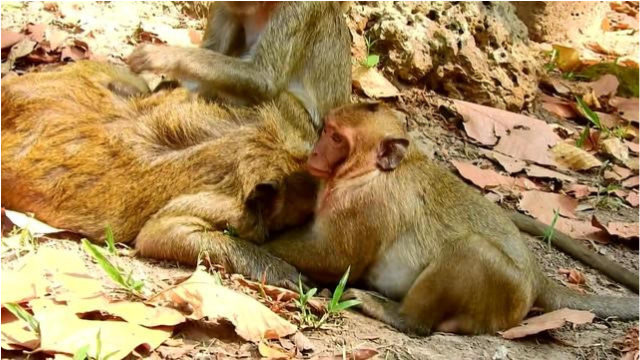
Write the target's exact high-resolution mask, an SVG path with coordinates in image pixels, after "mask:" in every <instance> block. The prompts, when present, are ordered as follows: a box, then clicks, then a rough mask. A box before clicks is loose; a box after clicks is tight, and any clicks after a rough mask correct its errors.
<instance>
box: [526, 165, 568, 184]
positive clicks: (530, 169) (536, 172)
mask: <svg viewBox="0 0 640 360" xmlns="http://www.w3.org/2000/svg"><path fill="white" fill-rule="evenodd" d="M525 171H526V173H527V175H529V176H531V177H536V178H548V179H556V180H559V181H566V182H569V183H574V182H576V181H577V180H576V178H574V177H572V176H569V175H565V174H562V173H559V172H557V171H553V170H550V169H547V168H543V167H542V166H538V165H533V164H532V165H529V166H527V167H526V168H525Z"/></svg>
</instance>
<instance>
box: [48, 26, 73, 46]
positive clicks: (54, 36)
mask: <svg viewBox="0 0 640 360" xmlns="http://www.w3.org/2000/svg"><path fill="white" fill-rule="evenodd" d="M68 37H69V33H67V32H66V31H62V30H57V29H47V31H46V38H47V40H48V41H49V46H50V48H51V50H56V49H57V48H59V47H60V46H61V45H62V44H63V43H64V41H65V40H67V38H68Z"/></svg>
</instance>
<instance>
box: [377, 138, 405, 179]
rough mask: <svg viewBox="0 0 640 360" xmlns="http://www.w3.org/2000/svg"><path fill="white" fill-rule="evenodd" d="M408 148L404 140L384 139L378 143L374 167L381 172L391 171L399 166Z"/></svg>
mask: <svg viewBox="0 0 640 360" xmlns="http://www.w3.org/2000/svg"><path fill="white" fill-rule="evenodd" d="M407 148H409V140H408V139H405V138H385V139H383V140H382V141H381V142H380V146H379V148H378V158H377V159H376V165H377V166H378V168H379V169H380V170H382V171H391V170H393V169H395V168H396V166H398V164H400V162H401V161H402V159H404V155H405V154H406V152H407Z"/></svg>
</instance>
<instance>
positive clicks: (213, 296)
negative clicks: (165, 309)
mask: <svg viewBox="0 0 640 360" xmlns="http://www.w3.org/2000/svg"><path fill="white" fill-rule="evenodd" d="M149 303H151V304H158V305H168V306H170V307H172V308H175V309H183V308H185V307H186V308H189V309H191V310H192V312H191V313H190V314H188V315H187V317H188V318H189V319H193V320H200V319H202V318H204V317H207V318H208V319H209V320H210V321H216V320H220V319H225V320H227V321H229V322H231V323H232V324H233V325H234V326H235V331H236V333H237V334H238V335H240V336H241V337H242V338H244V339H246V340H249V341H253V342H256V343H257V342H259V341H261V340H262V339H264V338H265V337H267V336H268V337H272V336H277V337H283V336H287V335H291V334H293V333H294V332H295V331H296V330H297V328H296V326H295V325H293V324H291V323H290V322H288V321H286V320H284V319H283V318H281V317H279V316H278V315H277V314H275V313H274V312H273V311H271V310H269V309H268V308H267V307H266V306H264V305H262V304H261V303H260V302H258V301H257V300H255V299H253V298H252V297H250V296H248V295H245V294H242V293H238V292H235V291H233V290H231V289H227V288H225V287H224V286H221V285H218V284H217V283H216V281H215V280H214V279H213V277H212V276H211V275H209V274H208V273H207V272H205V271H202V270H197V271H195V272H194V273H193V275H192V276H191V277H190V278H189V279H188V280H186V281H185V282H183V283H181V284H179V285H177V286H175V287H173V288H171V289H169V290H166V291H164V292H161V293H160V294H158V295H156V296H154V297H153V298H152V299H150V300H149Z"/></svg>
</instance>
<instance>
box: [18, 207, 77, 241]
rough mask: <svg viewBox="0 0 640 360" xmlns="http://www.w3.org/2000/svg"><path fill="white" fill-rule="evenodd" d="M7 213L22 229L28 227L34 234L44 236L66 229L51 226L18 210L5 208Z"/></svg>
mask: <svg viewBox="0 0 640 360" xmlns="http://www.w3.org/2000/svg"><path fill="white" fill-rule="evenodd" d="M5 215H6V216H7V217H8V218H9V220H11V222H12V223H14V224H15V225H16V226H18V227H20V228H22V229H28V230H29V232H31V234H33V235H34V236H42V235H47V234H54V233H59V232H63V231H65V230H62V229H57V228H54V227H52V226H49V225H47V224H45V223H43V222H42V221H39V220H38V219H36V218H34V217H31V216H28V215H25V214H23V213H21V212H18V211H12V210H7V209H5Z"/></svg>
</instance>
